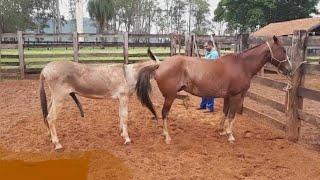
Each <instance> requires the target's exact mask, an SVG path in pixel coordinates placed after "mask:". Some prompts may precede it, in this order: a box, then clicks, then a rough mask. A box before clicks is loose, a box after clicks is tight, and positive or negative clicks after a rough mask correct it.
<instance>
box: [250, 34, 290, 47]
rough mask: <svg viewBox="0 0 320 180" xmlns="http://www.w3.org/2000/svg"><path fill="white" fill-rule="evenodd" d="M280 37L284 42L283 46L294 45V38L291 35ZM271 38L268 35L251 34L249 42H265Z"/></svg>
mask: <svg viewBox="0 0 320 180" xmlns="http://www.w3.org/2000/svg"><path fill="white" fill-rule="evenodd" d="M278 38H279V39H280V41H281V42H282V45H283V46H291V45H292V38H291V37H286V36H283V37H278ZM268 39H269V38H268V37H254V36H250V37H249V39H248V43H249V44H256V45H258V44H262V43H265V42H266V41H267V40H268Z"/></svg>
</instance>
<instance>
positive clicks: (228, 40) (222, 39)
mask: <svg viewBox="0 0 320 180" xmlns="http://www.w3.org/2000/svg"><path fill="white" fill-rule="evenodd" d="M213 38H214V41H215V42H216V43H221V44H235V43H236V38H235V36H214V37H213ZM207 40H211V37H210V35H197V41H207Z"/></svg>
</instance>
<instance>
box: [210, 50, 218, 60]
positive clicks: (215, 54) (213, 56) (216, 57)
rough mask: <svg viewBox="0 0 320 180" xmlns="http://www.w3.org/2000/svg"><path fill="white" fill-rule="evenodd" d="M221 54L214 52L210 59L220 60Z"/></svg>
mask: <svg viewBox="0 0 320 180" xmlns="http://www.w3.org/2000/svg"><path fill="white" fill-rule="evenodd" d="M218 58H219V54H218V52H217V51H214V52H213V53H211V54H210V59H218Z"/></svg>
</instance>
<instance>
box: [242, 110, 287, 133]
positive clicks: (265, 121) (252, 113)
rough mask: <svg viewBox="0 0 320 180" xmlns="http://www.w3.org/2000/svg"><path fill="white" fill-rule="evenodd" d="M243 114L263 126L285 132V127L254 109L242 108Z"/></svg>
mask: <svg viewBox="0 0 320 180" xmlns="http://www.w3.org/2000/svg"><path fill="white" fill-rule="evenodd" d="M243 112H244V113H247V114H249V115H250V116H252V117H254V118H252V119H253V120H255V121H259V122H261V123H263V124H267V125H271V126H272V127H275V128H277V129H279V130H282V131H286V125H285V124H284V123H282V122H280V121H279V120H277V119H275V118H273V117H271V116H268V115H266V114H263V113H260V112H258V111H256V110H254V109H251V108H249V107H243Z"/></svg>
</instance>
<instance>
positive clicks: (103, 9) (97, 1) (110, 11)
mask: <svg viewBox="0 0 320 180" xmlns="http://www.w3.org/2000/svg"><path fill="white" fill-rule="evenodd" d="M87 8H88V11H89V15H90V18H91V19H93V20H95V21H96V22H97V24H98V25H99V27H98V32H99V33H102V32H103V31H104V27H105V25H106V24H108V22H109V21H111V20H112V18H113V17H114V16H115V12H116V11H115V3H114V1H113V0H89V2H88V7H87Z"/></svg>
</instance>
